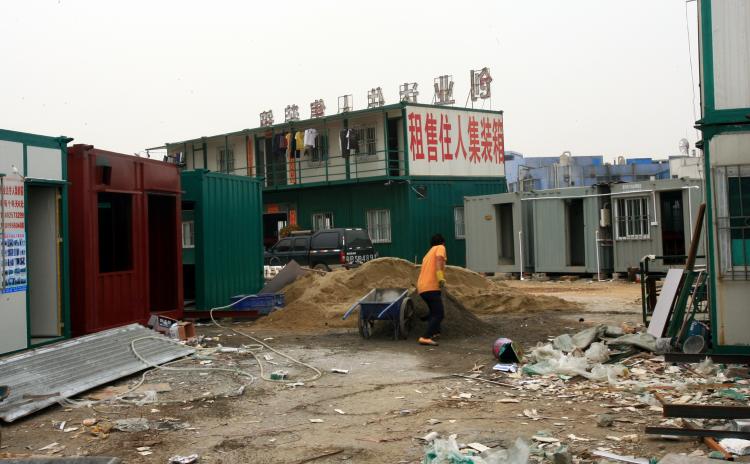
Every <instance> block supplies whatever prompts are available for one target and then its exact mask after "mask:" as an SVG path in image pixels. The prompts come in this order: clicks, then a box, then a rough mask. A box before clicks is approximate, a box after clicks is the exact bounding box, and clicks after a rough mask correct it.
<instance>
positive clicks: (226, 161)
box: [219, 147, 234, 174]
mask: <svg viewBox="0 0 750 464" xmlns="http://www.w3.org/2000/svg"><path fill="white" fill-rule="evenodd" d="M219 172H224V173H227V174H232V173H233V172H234V150H232V149H231V148H230V149H227V148H226V147H221V148H219Z"/></svg>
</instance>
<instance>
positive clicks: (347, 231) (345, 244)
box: [265, 228, 377, 271]
mask: <svg viewBox="0 0 750 464" xmlns="http://www.w3.org/2000/svg"><path fill="white" fill-rule="evenodd" d="M375 258H377V252H376V251H375V248H373V246H372V241H371V240H370V235H369V234H368V233H367V230H366V229H359V228H337V229H325V230H319V231H317V232H315V233H309V232H307V233H306V232H305V231H300V232H295V233H294V234H293V235H292V236H290V237H286V238H282V239H281V240H279V241H278V242H277V243H276V244H275V245H274V246H273V247H271V249H270V250H268V251H267V252H266V254H265V263H266V264H267V265H270V266H283V265H284V264H286V263H288V262H289V261H290V260H292V259H293V260H295V261H296V262H297V263H298V264H300V265H302V266H309V267H312V268H315V269H323V270H326V271H328V270H331V269H333V268H336V267H345V268H350V267H356V266H358V265H360V264H363V263H365V262H367V261H369V260H371V259H375Z"/></svg>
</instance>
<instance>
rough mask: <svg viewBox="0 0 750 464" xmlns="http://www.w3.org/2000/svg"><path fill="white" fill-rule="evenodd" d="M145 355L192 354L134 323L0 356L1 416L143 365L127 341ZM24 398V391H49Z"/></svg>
mask: <svg viewBox="0 0 750 464" xmlns="http://www.w3.org/2000/svg"><path fill="white" fill-rule="evenodd" d="M142 337H153V338H149V339H147V340H142V341H139V342H136V349H137V351H138V354H140V355H141V356H142V357H143V358H145V359H146V360H148V361H150V362H152V363H154V364H163V363H165V362H168V361H172V360H174V359H177V358H181V357H183V356H187V355H189V354H191V353H193V352H194V351H195V350H194V349H193V348H190V347H188V346H185V345H182V344H180V343H177V342H175V341H173V340H170V339H169V338H167V337H164V336H163V335H159V334H157V333H156V332H154V331H152V330H149V329H147V328H145V327H143V326H141V325H138V324H131V325H127V326H124V327H119V328H116V329H110V330H105V331H103V332H99V333H96V334H93V335H87V336H84V337H80V338H75V339H72V340H68V341H65V342H61V343H56V344H54V345H49V346H45V347H43V348H37V349H35V350H31V351H27V352H24V353H21V354H17V355H15V356H10V357H7V358H3V359H0V385H7V386H9V387H10V396H8V398H6V399H5V400H4V401H2V402H0V418H2V419H3V420H5V421H6V422H11V421H14V420H16V419H18V418H19V417H23V416H26V415H28V414H30V413H32V412H34V411H38V410H40V409H43V408H45V407H47V406H50V405H52V404H55V403H56V402H57V401H58V400H60V399H61V398H69V397H71V396H73V395H77V394H78V393H81V392H84V391H86V390H89V389H91V388H94V387H97V386H99V385H103V384H106V383H108V382H111V381H113V380H117V379H119V378H121V377H125V376H128V375H131V374H134V373H136V372H138V371H142V370H144V369H146V368H148V365H147V364H145V363H144V362H143V361H141V360H139V359H138V358H137V357H136V356H135V354H134V353H133V351H132V349H131V346H130V344H131V342H132V341H133V340H135V339H138V338H142ZM52 394H57V395H56V396H54V397H51V398H46V399H36V400H34V399H28V397H27V398H24V396H25V395H52Z"/></svg>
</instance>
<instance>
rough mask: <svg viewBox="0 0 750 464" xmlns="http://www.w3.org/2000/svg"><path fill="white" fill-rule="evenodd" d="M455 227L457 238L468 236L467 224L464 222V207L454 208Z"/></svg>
mask: <svg viewBox="0 0 750 464" xmlns="http://www.w3.org/2000/svg"><path fill="white" fill-rule="evenodd" d="M453 227H454V229H453V230H454V233H455V235H456V238H458V239H463V238H466V236H465V234H466V226H465V223H464V207H463V206H456V207H455V208H453Z"/></svg>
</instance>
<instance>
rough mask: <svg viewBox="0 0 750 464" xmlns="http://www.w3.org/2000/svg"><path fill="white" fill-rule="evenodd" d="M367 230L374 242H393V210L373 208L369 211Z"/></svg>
mask: <svg viewBox="0 0 750 464" xmlns="http://www.w3.org/2000/svg"><path fill="white" fill-rule="evenodd" d="M367 231H368V232H369V233H370V240H372V243H391V210H389V209H371V210H369V211H367Z"/></svg>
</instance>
